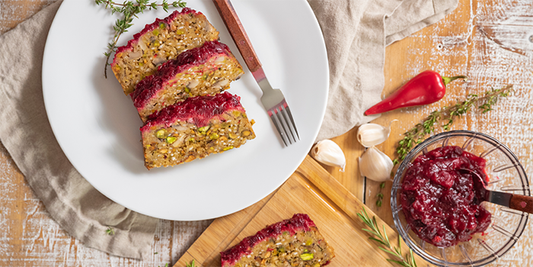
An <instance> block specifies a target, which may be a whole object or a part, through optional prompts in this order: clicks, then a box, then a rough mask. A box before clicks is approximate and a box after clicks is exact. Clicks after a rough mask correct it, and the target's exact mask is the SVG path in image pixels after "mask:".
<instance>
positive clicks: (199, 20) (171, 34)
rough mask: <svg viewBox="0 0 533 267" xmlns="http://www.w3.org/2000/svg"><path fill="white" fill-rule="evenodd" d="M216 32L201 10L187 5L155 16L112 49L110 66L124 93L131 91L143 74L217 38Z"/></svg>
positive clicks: (151, 71) (148, 73)
mask: <svg viewBox="0 0 533 267" xmlns="http://www.w3.org/2000/svg"><path fill="white" fill-rule="evenodd" d="M218 34H219V33H218V31H217V30H216V29H215V27H213V25H211V23H209V21H208V20H207V18H206V17H205V15H204V14H202V13H201V12H198V11H195V10H193V9H190V8H184V9H182V10H181V11H178V10H176V11H174V12H173V13H172V14H171V15H170V16H168V17H166V18H164V19H157V20H156V21H155V22H154V23H152V24H148V25H146V26H145V27H144V29H143V30H142V31H141V32H139V33H137V34H135V35H134V36H133V39H132V40H130V41H128V43H127V44H126V45H125V46H122V47H119V48H118V49H117V51H116V54H115V57H114V59H113V63H111V69H112V70H113V73H114V74H115V77H116V78H117V80H118V81H119V83H120V85H121V86H122V89H123V90H124V93H125V94H126V95H129V94H131V93H132V92H133V91H134V90H135V86H136V85H137V83H139V81H141V80H142V79H143V78H144V77H146V76H148V75H151V74H153V73H154V72H155V71H156V69H157V67H158V66H159V65H161V64H163V63H164V62H166V61H168V60H170V59H174V58H176V57H177V56H178V55H179V54H180V53H182V52H183V51H186V50H189V49H192V48H195V47H199V46H201V45H203V44H204V43H205V42H207V41H214V40H217V39H218Z"/></svg>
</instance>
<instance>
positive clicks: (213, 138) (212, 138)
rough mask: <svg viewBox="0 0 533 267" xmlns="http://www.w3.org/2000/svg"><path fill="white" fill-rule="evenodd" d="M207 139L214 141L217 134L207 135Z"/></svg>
mask: <svg viewBox="0 0 533 267" xmlns="http://www.w3.org/2000/svg"><path fill="white" fill-rule="evenodd" d="M209 139H211V140H216V139H218V134H217V133H211V134H210V135H209Z"/></svg>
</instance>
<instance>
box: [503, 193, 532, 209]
mask: <svg viewBox="0 0 533 267" xmlns="http://www.w3.org/2000/svg"><path fill="white" fill-rule="evenodd" d="M509 208H511V209H515V210H519V211H523V212H527V213H533V197H530V196H523V195H512V196H511V199H510V200H509Z"/></svg>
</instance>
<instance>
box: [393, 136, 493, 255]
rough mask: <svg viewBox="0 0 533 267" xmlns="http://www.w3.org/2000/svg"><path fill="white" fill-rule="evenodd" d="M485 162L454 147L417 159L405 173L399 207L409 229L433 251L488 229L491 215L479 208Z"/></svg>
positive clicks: (446, 147) (442, 148)
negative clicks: (474, 175)
mask: <svg viewBox="0 0 533 267" xmlns="http://www.w3.org/2000/svg"><path fill="white" fill-rule="evenodd" d="M485 165H486V161H485V160H484V159H483V158H480V157H478V156H475V155H473V154H471V153H468V152H466V151H464V150H463V149H462V148H460V147H457V146H445V147H441V148H437V149H434V150H432V151H430V152H428V153H426V154H424V155H420V156H418V157H417V158H416V159H415V160H414V161H413V163H412V165H411V167H409V169H408V170H407V171H406V173H405V176H404V180H403V182H402V191H401V193H400V203H401V205H402V210H403V212H404V214H405V218H406V220H407V222H408V223H409V225H410V227H411V229H412V230H413V231H414V232H415V233H416V234H417V235H418V236H419V237H420V238H421V239H422V240H424V241H426V242H428V243H430V244H433V245H435V246H437V247H450V246H453V245H456V244H457V243H459V242H466V241H468V240H470V239H471V238H472V235H473V234H475V233H480V232H484V231H485V230H486V229H487V228H488V227H489V225H490V222H491V214H490V213H489V212H488V211H487V210H486V209H485V208H483V207H481V206H480V205H479V204H480V202H481V200H480V199H481V197H480V195H479V194H480V191H481V190H480V189H482V188H480V187H482V186H483V185H482V184H481V183H474V181H473V178H472V174H471V173H469V172H468V171H464V170H465V169H468V170H470V171H472V172H476V173H478V174H479V175H480V176H481V177H483V178H485V177H486V175H485V171H484V168H485Z"/></svg>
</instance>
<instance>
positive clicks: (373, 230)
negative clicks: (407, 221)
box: [357, 207, 417, 267]
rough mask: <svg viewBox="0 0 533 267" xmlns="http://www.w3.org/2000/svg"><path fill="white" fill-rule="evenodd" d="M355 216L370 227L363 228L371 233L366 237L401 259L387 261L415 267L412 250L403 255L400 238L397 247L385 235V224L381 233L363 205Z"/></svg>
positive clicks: (405, 266) (373, 217) (374, 219)
mask: <svg viewBox="0 0 533 267" xmlns="http://www.w3.org/2000/svg"><path fill="white" fill-rule="evenodd" d="M357 216H359V218H361V220H362V221H363V222H364V223H365V224H366V225H367V226H368V228H370V229H366V228H364V229H363V231H365V232H367V233H370V234H371V235H373V236H371V237H369V238H368V239H370V240H373V241H376V242H378V243H379V244H381V245H382V246H379V247H378V248H379V249H381V250H383V251H385V252H387V253H389V254H391V255H393V256H394V257H396V258H398V259H400V260H401V261H400V260H393V259H387V261H390V262H394V263H397V264H399V265H401V266H404V267H416V266H417V265H416V261H415V257H414V255H413V251H412V250H411V249H409V253H407V254H406V255H405V256H403V255H402V254H403V253H402V246H401V240H402V239H401V238H400V237H398V246H397V247H395V246H393V245H392V244H391V243H390V241H389V237H388V236H387V231H386V230H385V225H383V233H382V232H381V230H379V226H378V223H377V221H376V217H375V216H372V219H370V217H369V216H368V214H367V213H366V210H365V208H364V207H363V210H362V211H361V212H360V213H357ZM374 236H375V237H374Z"/></svg>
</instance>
